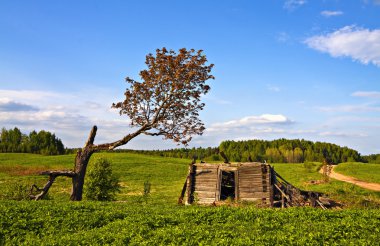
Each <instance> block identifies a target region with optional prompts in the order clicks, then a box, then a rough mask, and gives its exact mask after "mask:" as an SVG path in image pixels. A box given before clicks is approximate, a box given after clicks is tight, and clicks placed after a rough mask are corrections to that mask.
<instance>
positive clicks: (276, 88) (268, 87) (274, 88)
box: [267, 85, 281, 92]
mask: <svg viewBox="0 0 380 246" xmlns="http://www.w3.org/2000/svg"><path fill="white" fill-rule="evenodd" d="M267 89H268V90H270V91H274V92H279V91H280V90H281V89H280V87H278V86H275V85H267Z"/></svg>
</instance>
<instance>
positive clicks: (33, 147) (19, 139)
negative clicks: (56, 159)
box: [0, 127, 65, 155]
mask: <svg viewBox="0 0 380 246" xmlns="http://www.w3.org/2000/svg"><path fill="white" fill-rule="evenodd" d="M0 153H34V154H42V155H62V154H65V147H64V145H63V143H62V141H61V140H60V139H59V138H57V137H56V136H55V134H52V133H50V132H48V131H44V130H41V131H39V132H36V131H32V132H30V133H29V134H28V135H27V134H23V133H22V132H21V131H20V129H18V128H17V127H15V128H14V129H9V130H7V129H5V128H2V129H1V133H0Z"/></svg>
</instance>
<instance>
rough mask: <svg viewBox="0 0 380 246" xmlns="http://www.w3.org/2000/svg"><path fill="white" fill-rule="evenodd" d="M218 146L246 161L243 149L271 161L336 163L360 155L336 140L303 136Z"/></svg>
mask: <svg viewBox="0 0 380 246" xmlns="http://www.w3.org/2000/svg"><path fill="white" fill-rule="evenodd" d="M219 149H220V151H223V152H224V153H225V154H226V155H227V156H228V157H229V158H230V159H231V161H248V159H249V158H247V154H246V155H243V153H248V156H249V157H250V159H252V160H253V161H268V162H272V163H274V162H287V163H302V162H313V161H317V162H323V161H327V162H328V163H331V164H337V163H341V162H347V161H363V158H362V157H361V155H360V154H359V153H358V152H357V151H356V150H353V149H350V148H347V147H341V146H338V145H336V144H331V143H323V142H312V141H307V140H303V139H302V140H299V139H294V140H288V139H277V140H273V141H265V140H248V141H237V142H235V141H223V142H222V143H221V144H220V146H219Z"/></svg>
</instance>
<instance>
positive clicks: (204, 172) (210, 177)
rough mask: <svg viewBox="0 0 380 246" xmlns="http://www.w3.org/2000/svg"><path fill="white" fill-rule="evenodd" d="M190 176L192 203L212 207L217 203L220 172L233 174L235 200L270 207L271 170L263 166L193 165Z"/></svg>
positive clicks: (267, 166) (258, 164)
mask: <svg viewBox="0 0 380 246" xmlns="http://www.w3.org/2000/svg"><path fill="white" fill-rule="evenodd" d="M192 170H193V172H192V173H191V175H190V182H191V186H192V187H191V192H189V193H188V194H189V195H192V199H189V201H190V200H192V202H195V203H198V204H212V203H214V202H218V201H219V200H220V190H221V172H222V171H233V172H235V199H237V200H241V201H261V203H262V204H263V205H267V206H271V205H272V203H273V198H272V196H273V184H272V183H271V168H270V166H269V165H268V164H264V163H239V164H207V163H202V164H194V166H193V169H192ZM192 202H191V203H192Z"/></svg>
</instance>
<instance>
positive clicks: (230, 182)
mask: <svg viewBox="0 0 380 246" xmlns="http://www.w3.org/2000/svg"><path fill="white" fill-rule="evenodd" d="M220 182H221V183H220V200H221V201H223V200H227V199H232V200H234V199H235V172H232V171H222V178H221V181H220Z"/></svg>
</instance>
